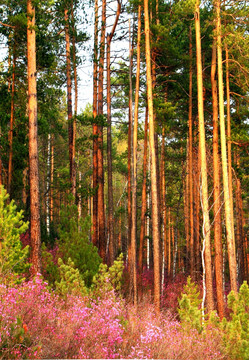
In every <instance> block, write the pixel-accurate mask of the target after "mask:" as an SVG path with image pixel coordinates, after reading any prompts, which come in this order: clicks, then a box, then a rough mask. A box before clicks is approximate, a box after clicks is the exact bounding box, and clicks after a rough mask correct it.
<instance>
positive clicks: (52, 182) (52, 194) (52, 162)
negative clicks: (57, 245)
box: [50, 135, 54, 221]
mask: <svg viewBox="0 0 249 360" xmlns="http://www.w3.org/2000/svg"><path fill="white" fill-rule="evenodd" d="M53 220H54V135H52V139H51V171H50V221H53Z"/></svg>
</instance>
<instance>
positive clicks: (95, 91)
mask: <svg viewBox="0 0 249 360" xmlns="http://www.w3.org/2000/svg"><path fill="white" fill-rule="evenodd" d="M94 11H95V19H94V59H93V118H94V119H96V116H97V103H98V101H97V99H98V0H95V7H94ZM97 187H98V125H97V124H96V123H94V124H93V216H92V223H93V225H92V226H93V236H92V241H93V245H95V246H96V247H99V239H98V236H99V231H98V188H97Z"/></svg>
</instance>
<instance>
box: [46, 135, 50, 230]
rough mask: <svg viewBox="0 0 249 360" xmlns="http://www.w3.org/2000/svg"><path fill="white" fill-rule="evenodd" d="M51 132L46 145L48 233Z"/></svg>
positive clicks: (48, 218) (47, 222)
mask: <svg viewBox="0 0 249 360" xmlns="http://www.w3.org/2000/svg"><path fill="white" fill-rule="evenodd" d="M50 173H51V134H50V133H49V134H48V146H47V179H46V227H47V234H48V235H50V208H49V207H50V201H49V196H50V180H51V175H50Z"/></svg>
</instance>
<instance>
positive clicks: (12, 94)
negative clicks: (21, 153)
mask: <svg viewBox="0 0 249 360" xmlns="http://www.w3.org/2000/svg"><path fill="white" fill-rule="evenodd" d="M12 64H13V65H12V84H11V109H10V130H9V164H8V186H7V190H8V193H9V194H10V192H11V181H12V163H13V128H14V118H15V75H16V40H15V34H14V44H13V63H12Z"/></svg>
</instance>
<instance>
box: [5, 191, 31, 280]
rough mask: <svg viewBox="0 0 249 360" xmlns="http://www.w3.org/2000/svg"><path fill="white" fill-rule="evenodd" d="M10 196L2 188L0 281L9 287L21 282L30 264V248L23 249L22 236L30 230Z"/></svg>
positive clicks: (21, 212)
mask: <svg viewBox="0 0 249 360" xmlns="http://www.w3.org/2000/svg"><path fill="white" fill-rule="evenodd" d="M8 197H9V195H8V194H7V192H6V190H5V189H4V187H3V186H0V278H1V279H0V280H1V282H3V283H6V284H8V285H10V284H13V283H18V282H21V281H22V280H23V279H24V277H23V275H22V274H23V273H25V272H26V271H27V270H28V268H29V267H30V264H29V263H28V262H27V258H28V254H29V247H28V246H26V247H25V248H23V246H22V243H21V241H20V235H21V234H23V233H24V232H25V231H26V230H27V229H28V222H24V221H23V211H22V210H21V211H17V207H16V205H15V203H14V201H13V200H12V201H11V202H10V203H9V204H8V203H7V200H8Z"/></svg>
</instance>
